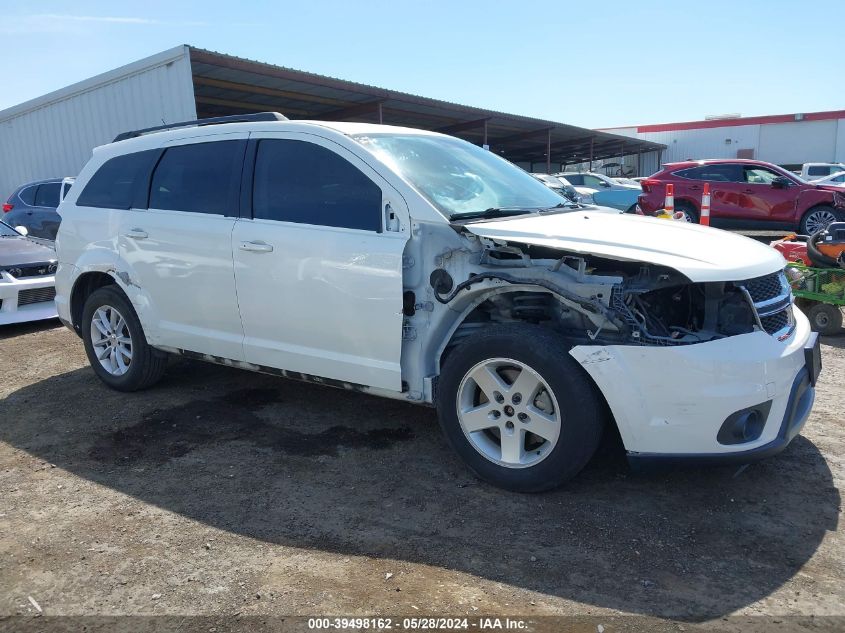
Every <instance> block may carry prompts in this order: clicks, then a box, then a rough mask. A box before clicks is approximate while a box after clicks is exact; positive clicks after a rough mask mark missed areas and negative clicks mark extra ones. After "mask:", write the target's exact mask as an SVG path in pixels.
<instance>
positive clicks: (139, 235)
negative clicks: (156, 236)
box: [123, 229, 149, 240]
mask: <svg viewBox="0 0 845 633" xmlns="http://www.w3.org/2000/svg"><path fill="white" fill-rule="evenodd" d="M123 235H124V236H126V237H131V238H132V239H133V240H143V239H146V238H148V237H149V235H148V234H147V232H146V231H145V230H143V229H129V230H128V231H126V233H124V234H123Z"/></svg>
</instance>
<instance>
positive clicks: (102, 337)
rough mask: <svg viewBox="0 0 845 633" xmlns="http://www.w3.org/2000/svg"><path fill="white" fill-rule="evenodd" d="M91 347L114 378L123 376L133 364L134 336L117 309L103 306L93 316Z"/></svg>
mask: <svg viewBox="0 0 845 633" xmlns="http://www.w3.org/2000/svg"><path fill="white" fill-rule="evenodd" d="M91 345H92V347H93V348H94V354H95V355H96V357H97V360H98V361H99V362H100V365H102V367H103V369H105V370H106V371H107V372H108V373H109V374H111V375H112V376H122V375H123V374H125V373H126V372H127V371H129V365H130V364H131V363H132V334H131V332H130V331H129V327H128V326H127V324H126V319H124V318H123V315H122V314H120V312H118V310H117V308H115V307H113V306H110V305H103V306H100V307H99V308H97V310H96V311H95V312H94V314H93V315H92V316H91Z"/></svg>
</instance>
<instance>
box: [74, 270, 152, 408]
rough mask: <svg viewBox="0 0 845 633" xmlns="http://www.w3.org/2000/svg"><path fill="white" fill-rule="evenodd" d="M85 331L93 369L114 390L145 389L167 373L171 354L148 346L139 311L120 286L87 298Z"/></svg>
mask: <svg viewBox="0 0 845 633" xmlns="http://www.w3.org/2000/svg"><path fill="white" fill-rule="evenodd" d="M81 330H82V340H83V342H84V344H85V353H86V354H87V355H88V362H89V363H91V368H92V369H93V370H94V373H96V374H97V376H98V377H99V378H100V380H102V381H103V382H104V383H106V384H107V385H108V386H109V387H111V388H112V389H117V390H118V391H138V390H139V389H145V388H147V387H149V386H151V385H152V384H154V383H156V382H158V380H159V379H160V378H161V377H162V375H163V374H164V370H165V368H166V367H167V355H166V354H164V353H163V352H160V351H158V350H156V349H153V348H152V347H150V346H149V345H148V344H147V338H146V336H145V335H144V330H143V328H142V327H141V322H140V321H139V320H138V315H137V314H136V313H135V309H134V308H133V307H132V304H131V303H130V302H129V299H127V298H126V295H125V294H123V292H122V291H121V290H120V289H119V288H118V287H117V286H105V287H103V288H99V289H97V290H95V291H94V292H92V293H91V295H90V296H89V297H88V299H86V301H85V305H84V307H83V308H82V324H81Z"/></svg>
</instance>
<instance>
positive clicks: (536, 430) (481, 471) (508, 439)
mask: <svg viewBox="0 0 845 633" xmlns="http://www.w3.org/2000/svg"><path fill="white" fill-rule="evenodd" d="M437 412H438V417H439V419H440V425H441V428H442V429H443V433H444V435H445V436H446V439H447V440H448V441H449V444H450V445H451V446H452V448H453V449H454V450H455V452H457V453H458V455H459V456H460V457H461V458H462V459H463V460H464V461H465V462H466V463H467V465H468V466H469V467H470V468H471V469H472V470H473V471H474V472H475V473H476V474H477V475H478V476H479V477H480V478H481V479H483V480H484V481H487V482H489V483H491V484H493V485H494V486H498V487H500V488H505V489H507V490H513V491H516V492H539V491H542V490H548V489H551V488H555V487H557V486H559V485H561V484H562V483H563V482H565V481H567V480H568V479H571V478H572V477H574V476H575V475H576V474H577V473H578V472H579V471H580V470H581V469H582V468H583V467H584V466H585V465H586V464H587V462H588V461H589V460H590V458H591V457H592V456H593V453H595V450H596V448H597V446H598V444H599V440H600V439H601V434H602V430H603V428H604V423H605V419H604V418H605V408H604V404H603V402H602V399H601V397H600V395H599V393H598V391H597V389H596V387H595V386H594V385H593V383H592V382H591V381H590V379H589V377H588V376H587V374H586V373H585V372H584V370H583V369H582V368H581V366H580V365H579V364H578V363H577V362H576V361H575V360H574V359H573V358H572V357H571V356H569V349H568V347H567V346H566V345H565V344H564V342H563V341H562V340H561V338H560V337H559V336H558V335H556V334H555V333H554V332H552V331H550V330H547V329H545V328H542V327H539V326H535V325H528V324H508V325H500V326H493V327H490V328H489V329H487V330H485V331H482V332H479V333H478V334H475V335H473V336H471V337H469V338H467V339H466V340H465V341H464V342H462V343H460V344H459V345H458V346H457V347H456V348H455V349H454V350H452V351H451V352H450V353H449V355H448V356H447V357H446V360H445V362H444V364H443V369H442V371H441V373H440V379H439V381H438V395H437Z"/></svg>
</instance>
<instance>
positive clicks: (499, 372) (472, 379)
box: [457, 358, 560, 468]
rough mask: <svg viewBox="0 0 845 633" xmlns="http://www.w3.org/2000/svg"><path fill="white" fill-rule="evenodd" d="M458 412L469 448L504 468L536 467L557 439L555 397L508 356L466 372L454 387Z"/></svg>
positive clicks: (530, 371)
mask: <svg viewBox="0 0 845 633" xmlns="http://www.w3.org/2000/svg"><path fill="white" fill-rule="evenodd" d="M457 410H458V419H459V420H460V424H461V429H462V430H463V432H464V434H465V435H466V437H467V439H468V440H469V442H470V444H471V445H472V447H473V448H474V449H475V450H477V451H478V452H479V453H481V455H483V456H484V457H485V458H487V459H489V460H490V461H492V462H493V463H495V464H499V465H501V466H505V467H507V468H525V467H528V466H533V465H535V464H537V463H538V462H540V461H542V460H543V459H545V458H546V457H548V455H549V453H551V451H552V450H553V449H554V447H555V445H556V444H557V442H558V438H559V437H560V410H559V408H558V404H557V400H556V399H555V396H554V393H552V390H551V389H550V388H549V386H548V385H547V384H546V382H545V381H544V380H543V378H542V377H541V376H540V374H538V373H537V372H536V371H534V369H532V368H531V367H529V366H528V365H527V364H525V363H521V362H519V361H516V360H513V359H510V358H491V359H488V360H484V361H482V362H480V363H478V364H477V365H475V366H474V367H473V368H472V369H470V370H469V372H467V374H466V376H464V379H463V380H462V381H461V385H460V387H459V388H458V402H457Z"/></svg>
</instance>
